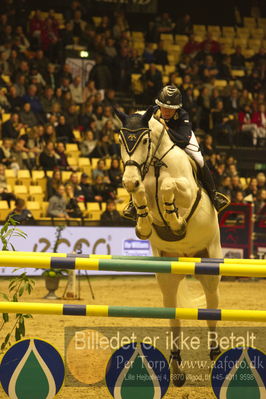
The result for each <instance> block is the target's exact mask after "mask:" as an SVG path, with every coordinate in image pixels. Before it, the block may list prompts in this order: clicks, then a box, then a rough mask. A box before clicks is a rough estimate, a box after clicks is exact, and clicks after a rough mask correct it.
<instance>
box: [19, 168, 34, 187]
mask: <svg viewBox="0 0 266 399" xmlns="http://www.w3.org/2000/svg"><path fill="white" fill-rule="evenodd" d="M17 180H18V181H19V182H20V183H19V184H24V185H25V186H27V187H28V188H29V185H30V182H31V175H30V171H29V170H28V169H21V170H19V171H18V174H17Z"/></svg>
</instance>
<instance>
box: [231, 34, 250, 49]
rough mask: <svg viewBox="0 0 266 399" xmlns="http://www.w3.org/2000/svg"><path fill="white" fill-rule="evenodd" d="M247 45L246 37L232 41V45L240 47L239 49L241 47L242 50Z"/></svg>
mask: <svg viewBox="0 0 266 399" xmlns="http://www.w3.org/2000/svg"><path fill="white" fill-rule="evenodd" d="M247 43H248V41H247V38H246V37H236V38H235V39H234V45H235V46H241V47H243V49H244V48H246V47H247Z"/></svg>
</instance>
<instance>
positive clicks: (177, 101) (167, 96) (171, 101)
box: [155, 85, 182, 109]
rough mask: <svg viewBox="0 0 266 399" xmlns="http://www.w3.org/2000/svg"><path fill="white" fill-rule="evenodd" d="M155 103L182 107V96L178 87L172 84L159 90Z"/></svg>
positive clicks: (167, 106) (161, 105)
mask: <svg viewBox="0 0 266 399" xmlns="http://www.w3.org/2000/svg"><path fill="white" fill-rule="evenodd" d="M155 103H156V104H157V105H159V107H164V108H171V109H179V108H181V107H182V96H181V93H180V91H179V89H178V88H177V87H176V86H174V85H168V86H165V87H163V88H162V90H161V91H160V92H159V94H158V97H157V98H156V100H155Z"/></svg>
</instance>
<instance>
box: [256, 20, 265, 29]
mask: <svg viewBox="0 0 266 399" xmlns="http://www.w3.org/2000/svg"><path fill="white" fill-rule="evenodd" d="M258 27H259V28H262V29H264V30H266V18H258Z"/></svg>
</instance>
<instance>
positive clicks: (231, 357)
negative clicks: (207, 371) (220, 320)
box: [211, 347, 266, 399]
mask: <svg viewBox="0 0 266 399" xmlns="http://www.w3.org/2000/svg"><path fill="white" fill-rule="evenodd" d="M211 384H212V388H213V391H214V394H215V396H216V398H218V399H233V398H241V399H250V398H252V399H263V398H265V388H266V355H265V354H264V353H263V352H261V351H260V350H258V349H254V348H251V347H247V348H233V349H230V350H228V351H226V352H224V353H222V355H221V356H219V357H218V358H217V360H216V361H215V365H214V367H213V369H212V373H211Z"/></svg>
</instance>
